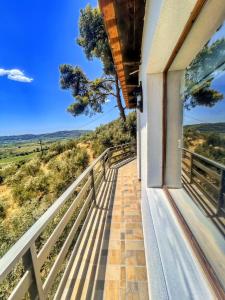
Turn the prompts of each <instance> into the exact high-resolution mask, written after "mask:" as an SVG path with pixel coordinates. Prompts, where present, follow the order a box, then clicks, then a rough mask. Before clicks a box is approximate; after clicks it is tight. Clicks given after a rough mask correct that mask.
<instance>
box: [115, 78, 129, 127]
mask: <svg viewBox="0 0 225 300" xmlns="http://www.w3.org/2000/svg"><path fill="white" fill-rule="evenodd" d="M115 82H116V101H117V106H118V108H119V111H120V117H121V119H122V120H123V121H124V122H126V115H125V111H124V108H123V105H122V100H121V96H120V87H119V80H118V76H117V74H115Z"/></svg>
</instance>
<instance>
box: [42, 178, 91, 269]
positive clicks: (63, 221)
mask: <svg viewBox="0 0 225 300" xmlns="http://www.w3.org/2000/svg"><path fill="white" fill-rule="evenodd" d="M90 185H91V179H90V178H89V179H88V180H87V182H86V183H85V185H84V186H83V188H82V189H81V191H80V192H79V194H78V195H77V196H76V198H75V199H74V201H73V202H72V204H71V205H70V207H69V208H68V209H67V211H66V213H65V214H64V216H63V217H62V219H61V220H60V222H59V223H58V225H57V226H56V228H55V229H54V231H53V232H52V234H51V235H50V237H49V238H48V240H47V241H46V243H45V244H44V246H43V247H42V249H41V250H40V252H39V253H38V256H37V257H38V263H39V267H40V268H41V267H42V266H43V264H44V262H45V259H46V258H47V257H48V255H49V253H50V251H51V248H52V247H53V245H54V244H55V243H56V241H57V240H58V238H59V237H60V235H61V234H62V232H63V230H64V228H65V227H66V225H67V224H68V221H69V220H70V218H71V216H72V214H73V213H74V211H75V209H76V208H77V207H78V205H79V204H80V202H81V200H82V197H83V196H84V194H85V192H86V191H87V189H88V188H89V187H90Z"/></svg>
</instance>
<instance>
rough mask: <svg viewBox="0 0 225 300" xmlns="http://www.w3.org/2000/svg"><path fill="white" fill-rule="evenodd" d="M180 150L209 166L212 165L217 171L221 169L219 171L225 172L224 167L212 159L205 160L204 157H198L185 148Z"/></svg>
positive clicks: (198, 155)
mask: <svg viewBox="0 0 225 300" xmlns="http://www.w3.org/2000/svg"><path fill="white" fill-rule="evenodd" d="M182 150H183V151H185V152H187V153H190V154H192V155H193V156H195V157H198V158H200V159H202V160H204V161H205V162H206V163H208V164H210V165H213V166H214V167H216V168H218V169H221V170H223V171H225V165H222V164H220V163H218V162H216V161H214V160H212V159H209V158H207V157H205V156H202V155H200V154H198V153H195V152H193V151H190V150H187V149H186V148H182Z"/></svg>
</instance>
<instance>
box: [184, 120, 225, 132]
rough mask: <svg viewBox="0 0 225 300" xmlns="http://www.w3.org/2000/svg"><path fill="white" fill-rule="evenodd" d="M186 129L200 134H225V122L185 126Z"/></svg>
mask: <svg viewBox="0 0 225 300" xmlns="http://www.w3.org/2000/svg"><path fill="white" fill-rule="evenodd" d="M184 128H185V129H193V130H198V131H199V132H202V133H207V132H215V133H225V122H220V123H201V124H193V125H185V126H184Z"/></svg>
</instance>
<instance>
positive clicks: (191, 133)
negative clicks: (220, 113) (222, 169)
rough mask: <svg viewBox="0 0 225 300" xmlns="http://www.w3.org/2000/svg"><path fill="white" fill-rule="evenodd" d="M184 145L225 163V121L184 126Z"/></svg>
mask: <svg viewBox="0 0 225 300" xmlns="http://www.w3.org/2000/svg"><path fill="white" fill-rule="evenodd" d="M184 147H185V148H187V149H188V150H191V151H194V152H196V153H198V154H200V155H202V156H205V157H207V158H210V159H212V160H214V161H217V162H219V163H222V164H225V123H213V124H210V123H206V124H195V125H187V126H184Z"/></svg>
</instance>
